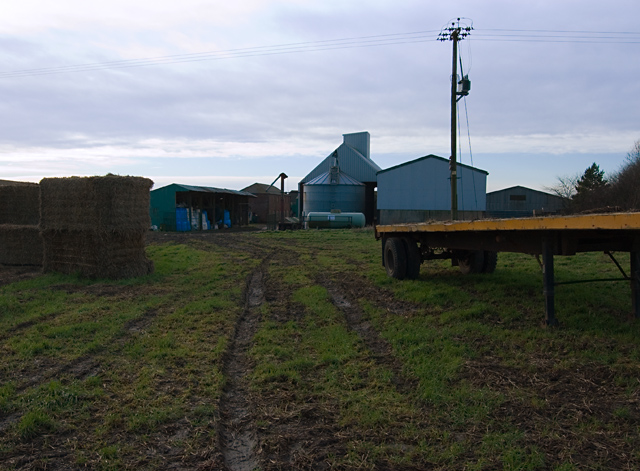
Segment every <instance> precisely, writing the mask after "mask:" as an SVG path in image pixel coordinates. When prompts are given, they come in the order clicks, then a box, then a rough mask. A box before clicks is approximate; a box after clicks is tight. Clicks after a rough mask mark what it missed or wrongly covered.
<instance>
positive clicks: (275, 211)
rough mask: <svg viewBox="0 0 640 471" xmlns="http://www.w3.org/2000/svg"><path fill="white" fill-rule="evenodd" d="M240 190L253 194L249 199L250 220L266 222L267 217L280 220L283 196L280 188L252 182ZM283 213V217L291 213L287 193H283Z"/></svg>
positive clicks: (289, 196) (289, 197)
mask: <svg viewBox="0 0 640 471" xmlns="http://www.w3.org/2000/svg"><path fill="white" fill-rule="evenodd" d="M242 191H245V192H247V193H251V194H252V195H254V196H255V198H250V199H249V212H250V213H251V221H250V222H258V223H267V222H269V219H272V220H274V221H279V220H280V216H281V214H280V213H281V206H282V196H283V195H282V193H281V190H280V188H277V187H275V186H273V185H271V186H270V185H266V184H264V183H254V184H253V185H249V186H248V187H246V188H243V189H242ZM296 197H297V194H296ZM284 215H285V217H287V216H290V215H291V195H290V194H288V193H285V194H284Z"/></svg>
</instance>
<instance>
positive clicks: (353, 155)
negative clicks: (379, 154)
mask: <svg viewBox="0 0 640 471" xmlns="http://www.w3.org/2000/svg"><path fill="white" fill-rule="evenodd" d="M335 152H337V153H338V162H339V163H340V170H341V171H344V172H345V173H347V174H348V175H350V176H351V177H352V178H353V179H355V180H357V181H358V182H375V181H377V177H376V175H377V173H378V172H379V171H380V170H381V168H380V167H378V165H377V164H376V163H375V162H374V161H373V160H371V159H368V158H366V157H365V156H364V155H362V153H360V152H359V151H357V150H356V149H354V148H353V147H351V146H350V145H348V144H345V143H344V142H343V143H342V144H340V146H339V147H338V148H337V149H336V150H335ZM333 159H334V157H333V152H332V153H331V154H329V155H328V156H327V158H326V159H324V160H323V161H322V162H320V164H319V165H318V166H317V167H316V168H314V169H313V170H312V171H311V172H309V174H308V175H307V176H306V177H304V178H303V179H302V180H301V182H300V183H304V184H306V183H307V182H310V181H312V180H313V179H314V178H317V177H319V176H320V175H322V174H323V173H325V172H328V171H329V170H330V169H331V165H332V164H333Z"/></svg>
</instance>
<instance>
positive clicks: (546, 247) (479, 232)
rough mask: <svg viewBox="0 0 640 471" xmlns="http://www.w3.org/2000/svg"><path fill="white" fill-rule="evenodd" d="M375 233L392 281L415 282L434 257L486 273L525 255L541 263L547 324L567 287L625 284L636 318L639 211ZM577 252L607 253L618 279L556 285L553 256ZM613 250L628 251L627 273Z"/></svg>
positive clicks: (639, 310)
mask: <svg viewBox="0 0 640 471" xmlns="http://www.w3.org/2000/svg"><path fill="white" fill-rule="evenodd" d="M375 233H376V239H379V240H381V241H382V264H383V266H385V268H386V270H387V274H388V275H389V276H392V277H394V278H399V279H402V278H417V277H418V275H419V270H420V264H421V263H422V262H423V261H425V260H435V259H450V260H451V261H452V265H454V266H456V265H457V266H459V267H460V269H461V271H462V272H463V273H465V274H467V273H491V272H493V270H494V269H495V263H496V257H497V253H498V252H516V253H526V254H531V255H534V256H536V257H537V258H538V260H539V262H540V264H541V268H542V274H543V276H542V281H543V283H542V284H543V295H544V304H545V315H546V316H545V323H546V324H547V325H549V326H556V325H558V320H557V318H556V312H555V291H556V286H559V285H562V284H569V283H584V282H601V281H628V282H629V283H630V287H631V300H632V309H633V313H634V315H635V317H636V318H640V213H613V214H598V215H581V216H564V217H545V218H522V219H502V220H478V221H454V222H447V223H421V224H395V225H381V226H376V227H375ZM579 252H604V253H607V254H608V255H609V256H610V257H611V258H612V260H613V261H614V263H615V264H616V266H617V267H618V269H619V270H620V272H621V273H622V278H612V279H604V280H603V279H597V280H575V281H570V282H562V283H558V282H556V281H555V277H554V257H555V256H567V255H575V254H576V253H579ZM612 252H629V254H630V259H631V262H630V273H629V275H627V274H626V273H625V271H624V269H623V268H622V266H621V265H620V264H619V263H618V262H617V260H615V257H613V254H612ZM540 257H541V260H540Z"/></svg>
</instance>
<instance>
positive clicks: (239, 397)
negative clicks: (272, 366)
mask: <svg viewBox="0 0 640 471" xmlns="http://www.w3.org/2000/svg"><path fill="white" fill-rule="evenodd" d="M264 263H265V262H264V261H263V264H262V266H261V267H259V268H258V269H256V270H255V271H254V272H253V273H252V274H251V277H250V280H249V284H248V287H247V290H246V292H247V294H246V304H245V309H244V311H243V313H242V315H241V316H240V318H239V319H238V321H237V323H236V326H235V332H234V336H233V339H232V341H231V345H230V346H229V349H228V350H227V353H226V355H225V358H224V363H223V373H224V375H225V377H226V379H227V383H226V386H225V388H224V391H223V394H222V397H221V399H220V417H221V419H222V420H221V422H220V447H221V450H222V455H223V458H224V463H225V466H226V468H227V469H228V470H229V471H252V470H255V469H259V459H258V451H257V450H258V438H257V430H256V426H255V417H254V412H253V408H252V405H251V404H250V402H249V385H248V383H249V380H248V378H247V375H248V373H249V372H250V371H251V362H250V359H249V356H248V351H249V348H250V347H251V344H252V342H253V337H254V335H255V333H256V331H257V330H258V326H259V322H260V312H259V308H260V305H261V304H262V303H263V302H264V289H263V266H264Z"/></svg>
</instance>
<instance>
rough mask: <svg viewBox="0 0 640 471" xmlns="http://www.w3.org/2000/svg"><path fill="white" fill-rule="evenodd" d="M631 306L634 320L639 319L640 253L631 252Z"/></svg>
mask: <svg viewBox="0 0 640 471" xmlns="http://www.w3.org/2000/svg"><path fill="white" fill-rule="evenodd" d="M630 255H631V257H630V258H631V305H632V307H633V314H634V315H635V317H636V319H638V318H640V252H631V253H630Z"/></svg>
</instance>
